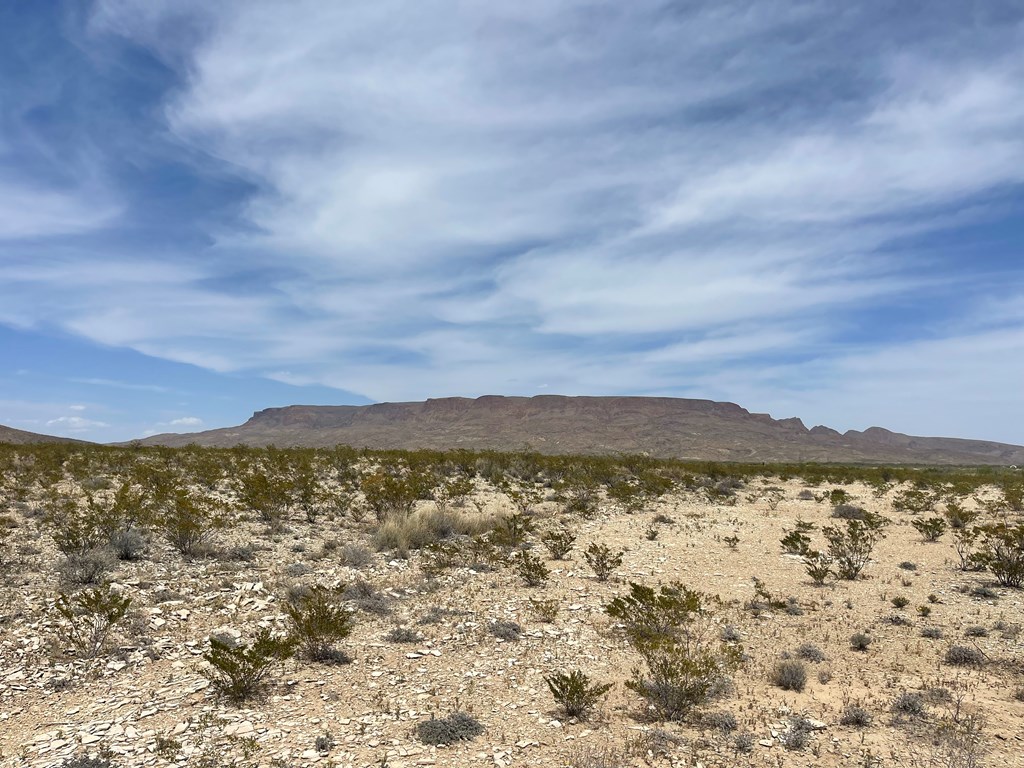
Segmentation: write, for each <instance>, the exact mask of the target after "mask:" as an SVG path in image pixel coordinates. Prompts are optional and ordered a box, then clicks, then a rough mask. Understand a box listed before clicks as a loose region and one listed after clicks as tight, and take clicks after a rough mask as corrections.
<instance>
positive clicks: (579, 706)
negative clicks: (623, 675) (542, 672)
mask: <svg viewBox="0 0 1024 768" xmlns="http://www.w3.org/2000/svg"><path fill="white" fill-rule="evenodd" d="M544 682H546V683H547V684H548V688H549V689H550V690H551V695H552V696H554V697H555V702H556V703H557V704H558V705H559V706H560V707H561V708H562V709H563V710H564V711H565V715H566V717H575V718H577V719H579V720H585V719H586V717H587V714H588V712H589V711H590V710H591V709H593V708H594V707H595V706H596V705H597V702H599V701H600V700H601V697H603V696H604V695H605V694H606V693H607V692H608V691H610V690H611V688H612V684H611V683H603V684H593V685H592V684H591V682H590V678H589V677H587V676H586V675H585V674H583V672H581V671H580V670H578V669H577V670H573V671H572V672H570V673H569V674H565V673H563V672H556V673H555V674H553V675H551V676H550V677H545V678H544Z"/></svg>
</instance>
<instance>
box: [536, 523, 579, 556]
mask: <svg viewBox="0 0 1024 768" xmlns="http://www.w3.org/2000/svg"><path fill="white" fill-rule="evenodd" d="M540 540H541V543H542V544H543V545H544V546H545V547H547V550H548V552H549V553H550V555H551V557H552V559H554V560H564V559H565V556H566V555H567V554H569V551H570V550H571V549H572V546H573V544H575V543H576V536H575V534H573V533H572V532H571V531H568V530H566V529H565V528H562V529H560V530H557V531H548V532H547V533H545V534H544V535H543V536H541V538H540Z"/></svg>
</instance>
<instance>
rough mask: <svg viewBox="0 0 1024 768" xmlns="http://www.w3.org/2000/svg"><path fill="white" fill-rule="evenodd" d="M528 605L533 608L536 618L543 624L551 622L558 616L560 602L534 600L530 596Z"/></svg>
mask: <svg viewBox="0 0 1024 768" xmlns="http://www.w3.org/2000/svg"><path fill="white" fill-rule="evenodd" d="M530 607H531V608H533V612H534V613H535V614H536V615H537V618H538V619H540V620H541V621H543V622H544V623H545V624H551V623H552V622H554V620H555V619H556V618H557V617H558V609H559V608H560V607H561V603H560V602H559V601H558V600H534V599H532V598H531V599H530Z"/></svg>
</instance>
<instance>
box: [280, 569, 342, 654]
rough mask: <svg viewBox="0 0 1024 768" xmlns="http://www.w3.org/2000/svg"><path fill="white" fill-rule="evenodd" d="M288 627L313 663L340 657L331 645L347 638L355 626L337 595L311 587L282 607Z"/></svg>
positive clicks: (322, 588) (317, 587)
mask: <svg viewBox="0 0 1024 768" xmlns="http://www.w3.org/2000/svg"><path fill="white" fill-rule="evenodd" d="M284 610H285V614H286V615H287V616H288V622H289V624H290V625H291V636H292V638H293V639H294V641H295V643H296V645H298V646H299V647H301V649H302V653H303V655H304V656H305V657H306V658H308V659H310V660H312V661H335V660H337V659H338V658H339V654H338V653H337V651H336V650H335V649H334V643H336V642H337V641H338V640H342V639H344V638H346V637H348V636H349V635H350V634H351V633H352V627H353V624H354V620H353V614H352V611H350V610H349V609H348V608H346V607H345V606H343V605H342V604H341V601H340V599H339V596H338V594H337V593H336V592H332V591H330V590H328V589H326V588H325V587H320V586H316V587H312V588H311V589H310V590H309V591H308V592H307V593H306V594H305V595H304V596H303V597H301V598H300V599H299V600H297V601H295V602H286V603H285V604H284Z"/></svg>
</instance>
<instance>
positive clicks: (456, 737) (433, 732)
mask: <svg viewBox="0 0 1024 768" xmlns="http://www.w3.org/2000/svg"><path fill="white" fill-rule="evenodd" d="M483 732H484V727H483V726H482V725H481V724H480V721H479V720H477V719H476V718H475V717H473V716H472V715H467V714H466V713H465V712H452V713H451V714H450V715H448V717H442V718H434V717H431V718H430V719H429V720H420V721H419V722H418V723H416V738H418V739H419V740H420V741H422V742H423V743H424V744H432V745H441V744H443V745H445V746H450V745H452V744H456V743H458V742H460V741H469V740H470V739H474V738H476V737H477V736H479V735H480V734H481V733H483Z"/></svg>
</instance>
